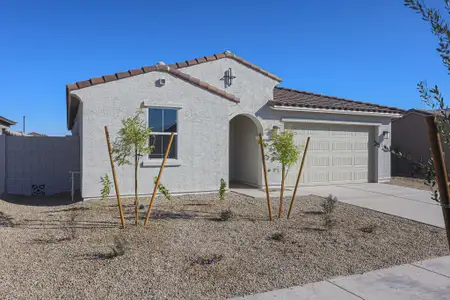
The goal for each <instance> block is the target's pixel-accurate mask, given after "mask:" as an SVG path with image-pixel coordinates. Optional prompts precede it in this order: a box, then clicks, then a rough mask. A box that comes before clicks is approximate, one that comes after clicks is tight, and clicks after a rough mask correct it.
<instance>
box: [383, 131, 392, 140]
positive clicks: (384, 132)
mask: <svg viewBox="0 0 450 300" xmlns="http://www.w3.org/2000/svg"><path fill="white" fill-rule="evenodd" d="M383 138H384V139H385V140H388V139H390V138H391V133H390V132H389V131H383Z"/></svg>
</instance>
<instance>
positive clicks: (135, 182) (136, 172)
mask: <svg viewBox="0 0 450 300" xmlns="http://www.w3.org/2000/svg"><path fill="white" fill-rule="evenodd" d="M138 164H139V161H138V156H137V149H134V214H135V219H136V221H135V225H136V226H138V225H139V197H138V168H139V166H138Z"/></svg>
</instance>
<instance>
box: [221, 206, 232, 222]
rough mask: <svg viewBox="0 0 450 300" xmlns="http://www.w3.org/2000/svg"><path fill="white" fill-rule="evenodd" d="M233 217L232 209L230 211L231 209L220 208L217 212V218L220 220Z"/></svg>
mask: <svg viewBox="0 0 450 300" xmlns="http://www.w3.org/2000/svg"><path fill="white" fill-rule="evenodd" d="M233 217H234V213H233V211H231V209H226V210H222V211H221V212H220V213H219V220H221V221H228V220H230V219H231V218H233Z"/></svg>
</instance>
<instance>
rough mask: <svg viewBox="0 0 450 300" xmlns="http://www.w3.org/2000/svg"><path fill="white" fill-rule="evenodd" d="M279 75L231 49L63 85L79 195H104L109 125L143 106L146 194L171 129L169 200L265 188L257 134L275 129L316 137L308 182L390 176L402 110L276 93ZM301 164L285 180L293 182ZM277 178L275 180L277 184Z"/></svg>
mask: <svg viewBox="0 0 450 300" xmlns="http://www.w3.org/2000/svg"><path fill="white" fill-rule="evenodd" d="M281 81H282V80H281V78H280V77H278V76H276V75H274V74H271V73H269V72H268V71H266V70H264V69H261V68H260V67H258V66H255V65H254V64H252V63H250V62H248V61H246V60H244V59H242V58H241V57H239V56H236V55H235V54H233V53H231V52H229V51H227V52H225V53H221V54H216V55H212V56H205V57H200V58H197V59H193V60H188V61H183V62H179V63H176V64H169V65H166V64H164V63H161V62H160V63H158V64H156V65H153V66H149V67H143V68H140V69H134V70H129V71H127V72H120V73H116V74H113V75H106V76H102V77H98V78H91V79H89V80H85V81H80V82H77V83H75V84H69V85H67V87H66V89H67V126H68V128H69V129H70V130H71V131H72V134H73V135H74V136H79V138H80V166H81V170H80V172H81V175H80V176H81V195H82V197H83V198H85V199H86V198H97V197H99V196H100V189H101V184H100V177H101V176H103V175H104V174H105V173H109V174H111V171H110V165H109V158H108V153H107V148H106V143H105V135H104V126H105V125H107V126H108V127H109V131H110V134H111V138H112V139H114V138H115V133H116V132H117V131H118V130H119V129H120V127H121V122H120V121H121V119H123V118H125V117H128V116H131V115H133V114H134V113H135V112H136V111H137V110H138V109H139V108H143V109H144V112H145V114H146V118H147V120H148V124H149V126H150V127H152V129H153V133H152V135H151V136H149V141H150V139H151V140H152V142H154V143H155V146H156V147H155V151H154V153H153V154H152V155H150V157H146V158H144V161H143V163H142V165H141V166H140V182H139V184H140V187H141V188H140V193H141V194H151V192H152V191H153V177H154V176H156V175H157V174H158V171H159V167H160V163H161V160H162V157H163V153H164V150H165V147H166V146H167V142H168V138H169V135H170V133H171V132H175V134H176V139H175V144H174V147H173V149H172V151H171V152H170V155H169V159H168V161H167V165H166V169H165V170H164V174H163V177H162V182H163V184H164V185H165V186H167V188H168V189H169V190H170V191H171V192H172V193H186V192H209V191H217V190H218V188H219V182H220V179H221V178H223V179H225V180H226V181H227V182H241V183H245V184H248V185H251V186H255V187H263V186H264V179H263V172H262V163H261V154H260V150H259V145H258V143H257V136H258V134H259V133H263V135H264V137H266V138H267V137H268V136H269V135H270V134H271V132H272V130H274V128H279V129H280V130H284V129H290V130H293V131H294V132H295V134H296V135H295V138H296V142H297V143H298V144H300V145H304V143H305V141H306V138H307V136H311V142H310V149H309V153H308V157H307V160H306V169H305V171H304V173H303V174H304V175H303V178H302V185H327V184H328V185H329V184H340V183H353V182H379V181H385V180H389V179H390V170H391V165H390V164H391V161H390V154H389V153H385V152H383V151H381V150H380V149H378V148H376V147H374V146H373V145H374V144H373V141H374V140H378V141H379V142H383V144H385V145H388V146H389V145H390V131H391V120H392V119H393V118H399V117H400V116H401V114H402V113H403V111H402V110H400V109H397V108H394V107H386V106H381V105H377V104H370V103H364V102H359V101H351V100H346V99H342V98H337V97H330V96H325V95H320V94H315V93H309V92H304V91H297V90H292V89H287V88H283V87H279V86H278V85H279V84H280V82H281ZM117 169H118V176H119V182H120V191H121V193H122V194H124V195H126V194H130V195H131V194H132V193H133V169H132V167H131V166H130V167H118V168H117ZM297 169H298V165H297V166H295V167H294V168H292V169H291V171H290V173H289V174H288V176H287V179H286V180H287V181H286V184H287V186H292V185H294V183H295V178H296V173H297V172H296V171H297ZM280 180H281V176H280V174H279V173H276V172H271V173H269V184H270V185H278V184H279V183H280Z"/></svg>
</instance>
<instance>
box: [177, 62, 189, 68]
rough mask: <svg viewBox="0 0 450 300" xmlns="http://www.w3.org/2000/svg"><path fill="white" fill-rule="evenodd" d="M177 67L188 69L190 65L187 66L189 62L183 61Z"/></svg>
mask: <svg viewBox="0 0 450 300" xmlns="http://www.w3.org/2000/svg"><path fill="white" fill-rule="evenodd" d="M177 66H178V68H184V67H187V66H188V64H187V62H185V61H182V62H179V63H177Z"/></svg>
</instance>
